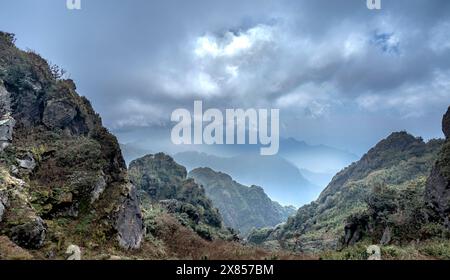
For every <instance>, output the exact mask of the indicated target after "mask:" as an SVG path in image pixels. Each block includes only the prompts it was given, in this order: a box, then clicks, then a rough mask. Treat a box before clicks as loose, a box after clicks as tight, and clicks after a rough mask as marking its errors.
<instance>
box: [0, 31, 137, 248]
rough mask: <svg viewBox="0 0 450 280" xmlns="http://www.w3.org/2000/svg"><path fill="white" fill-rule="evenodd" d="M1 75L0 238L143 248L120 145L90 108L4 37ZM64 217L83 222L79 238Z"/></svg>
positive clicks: (25, 243)
mask: <svg viewBox="0 0 450 280" xmlns="http://www.w3.org/2000/svg"><path fill="white" fill-rule="evenodd" d="M0 70H1V71H0V112H1V116H0V169H1V172H2V174H3V176H2V179H1V180H2V182H1V185H0V197H1V201H0V235H7V236H8V237H9V239H10V240H12V241H13V242H15V243H16V244H18V245H19V246H22V247H25V248H42V247H45V248H47V247H48V248H51V247H52V246H55V243H56V244H60V243H61V242H63V241H64V242H70V240H71V239H76V238H78V237H77V236H80V235H82V236H83V237H84V240H85V242H88V240H89V242H92V240H94V241H95V242H105V241H106V240H105V238H103V237H102V236H108V237H109V236H111V234H113V235H116V236H117V238H116V239H117V240H118V244H119V245H120V246H122V247H123V248H126V249H136V248H139V246H140V244H141V241H142V237H143V232H144V230H143V222H142V215H141V212H140V208H139V201H138V199H137V198H136V194H135V191H134V187H133V186H132V185H131V184H130V181H129V179H128V176H127V170H126V165H125V162H124V160H123V158H122V154H121V151H120V148H119V144H118V142H117V140H116V138H115V137H114V136H113V135H111V134H110V133H109V132H108V130H107V129H106V128H104V127H103V126H102V121H101V119H100V117H99V115H98V114H96V113H95V111H94V110H93V108H92V106H91V104H90V102H89V101H88V100H87V99H86V98H84V97H81V96H79V95H78V94H77V92H76V86H75V84H74V82H73V81H72V80H65V79H61V76H60V75H59V73H55V71H54V68H53V67H50V65H49V64H48V63H47V61H46V60H44V59H43V58H41V57H40V56H39V55H37V54H35V53H33V52H25V51H22V50H19V49H18V48H16V47H15V45H14V37H13V35H11V34H8V33H3V32H0ZM60 219H66V220H67V221H69V222H74V223H77V224H79V226H78V227H77V232H76V233H74V232H71V231H70V229H68V228H66V227H61V226H57V225H58V223H60ZM66 220H65V221H66ZM49 236H50V238H47V237H49ZM63 237H64V238H63ZM100 237H101V238H100ZM108 239H109V238H108ZM60 245H64V244H60ZM60 245H58V246H60ZM80 245H84V244H80Z"/></svg>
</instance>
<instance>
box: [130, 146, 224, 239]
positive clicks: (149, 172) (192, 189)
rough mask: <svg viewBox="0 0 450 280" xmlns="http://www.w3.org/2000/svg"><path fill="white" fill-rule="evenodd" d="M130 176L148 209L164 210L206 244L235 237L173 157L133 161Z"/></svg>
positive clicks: (160, 155)
mask: <svg viewBox="0 0 450 280" xmlns="http://www.w3.org/2000/svg"><path fill="white" fill-rule="evenodd" d="M129 174H130V178H131V181H132V182H133V183H134V184H135V185H136V186H137V188H138V191H139V196H140V197H141V201H142V206H143V207H144V208H145V209H152V208H155V207H162V208H164V209H165V210H166V211H168V212H169V213H170V214H172V215H174V216H175V217H176V218H177V219H178V220H179V221H180V222H181V224H183V225H185V226H188V227H190V228H191V229H192V230H194V231H195V232H196V233H198V234H199V235H200V236H201V237H203V238H205V239H207V240H212V239H214V238H225V239H226V238H228V237H231V236H232V232H230V231H228V230H227V229H225V228H224V227H223V223H222V217H221V216H220V214H219V211H218V210H217V209H216V208H215V207H213V204H212V202H211V200H210V199H208V198H207V197H206V194H205V190H204V189H203V188H202V187H201V186H199V185H198V184H196V183H195V182H194V180H193V179H191V178H187V171H186V168H185V167H184V166H181V165H179V164H178V163H176V162H175V161H174V159H173V158H171V157H170V156H168V155H165V154H163V153H159V154H155V155H147V156H144V157H142V158H139V159H136V160H133V161H132V162H131V163H130V166H129Z"/></svg>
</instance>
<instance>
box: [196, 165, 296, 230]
mask: <svg viewBox="0 0 450 280" xmlns="http://www.w3.org/2000/svg"><path fill="white" fill-rule="evenodd" d="M189 177H191V178H194V180H195V181H196V182H197V183H198V184H200V185H202V186H203V187H204V188H205V191H206V195H207V196H208V197H209V198H210V199H211V200H212V202H213V203H214V205H215V206H216V207H217V208H218V209H219V210H220V213H221V214H222V216H223V219H224V222H225V225H227V226H228V227H231V228H234V229H236V230H238V231H239V232H240V233H241V234H242V235H243V236H245V235H247V234H248V233H249V231H250V230H252V229H254V228H263V227H271V226H276V225H278V224H280V223H282V222H285V221H286V220H287V218H288V217H289V216H290V215H292V214H294V213H295V208H294V207H283V206H281V205H280V204H279V203H277V202H274V201H272V200H271V199H270V198H269V197H268V196H267V194H266V193H265V192H264V190H263V188H261V187H258V186H251V187H247V186H244V185H241V184H239V183H238V182H236V181H234V180H233V179H232V178H231V177H230V176H229V175H227V174H225V173H221V172H216V171H214V170H212V169H210V168H197V169H194V170H192V171H191V172H189Z"/></svg>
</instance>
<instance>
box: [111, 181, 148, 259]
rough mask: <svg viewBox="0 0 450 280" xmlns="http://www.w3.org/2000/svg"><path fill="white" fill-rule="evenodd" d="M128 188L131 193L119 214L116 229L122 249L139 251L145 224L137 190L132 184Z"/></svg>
mask: <svg viewBox="0 0 450 280" xmlns="http://www.w3.org/2000/svg"><path fill="white" fill-rule="evenodd" d="M127 188H128V189H129V193H128V195H127V197H126V198H125V199H124V201H123V203H122V205H121V207H120V209H119V211H118V212H117V219H116V223H115V228H116V230H117V238H118V240H119V245H120V246H121V247H122V248H124V249H127V250H130V249H139V247H140V246H141V242H142V239H143V236H144V223H143V220H142V213H141V209H140V205H139V200H138V198H137V195H136V188H135V187H134V186H133V185H132V184H129V185H128V186H127Z"/></svg>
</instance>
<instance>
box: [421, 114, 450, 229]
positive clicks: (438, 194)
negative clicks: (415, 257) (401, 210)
mask: <svg viewBox="0 0 450 280" xmlns="http://www.w3.org/2000/svg"><path fill="white" fill-rule="evenodd" d="M442 131H443V132H444V135H445V137H446V141H445V143H444V145H443V147H442V150H441V151H440V153H439V155H438V158H437V161H436V163H435V165H434V166H433V170H432V171H431V175H430V177H429V178H428V180H427V185H426V190H425V200H426V202H427V204H428V206H429V207H430V209H431V211H432V214H434V215H433V216H435V217H436V218H437V220H438V221H441V222H443V223H444V225H445V226H446V228H447V229H449V228H450V107H449V109H448V110H447V113H446V114H445V115H444V117H443V119H442Z"/></svg>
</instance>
